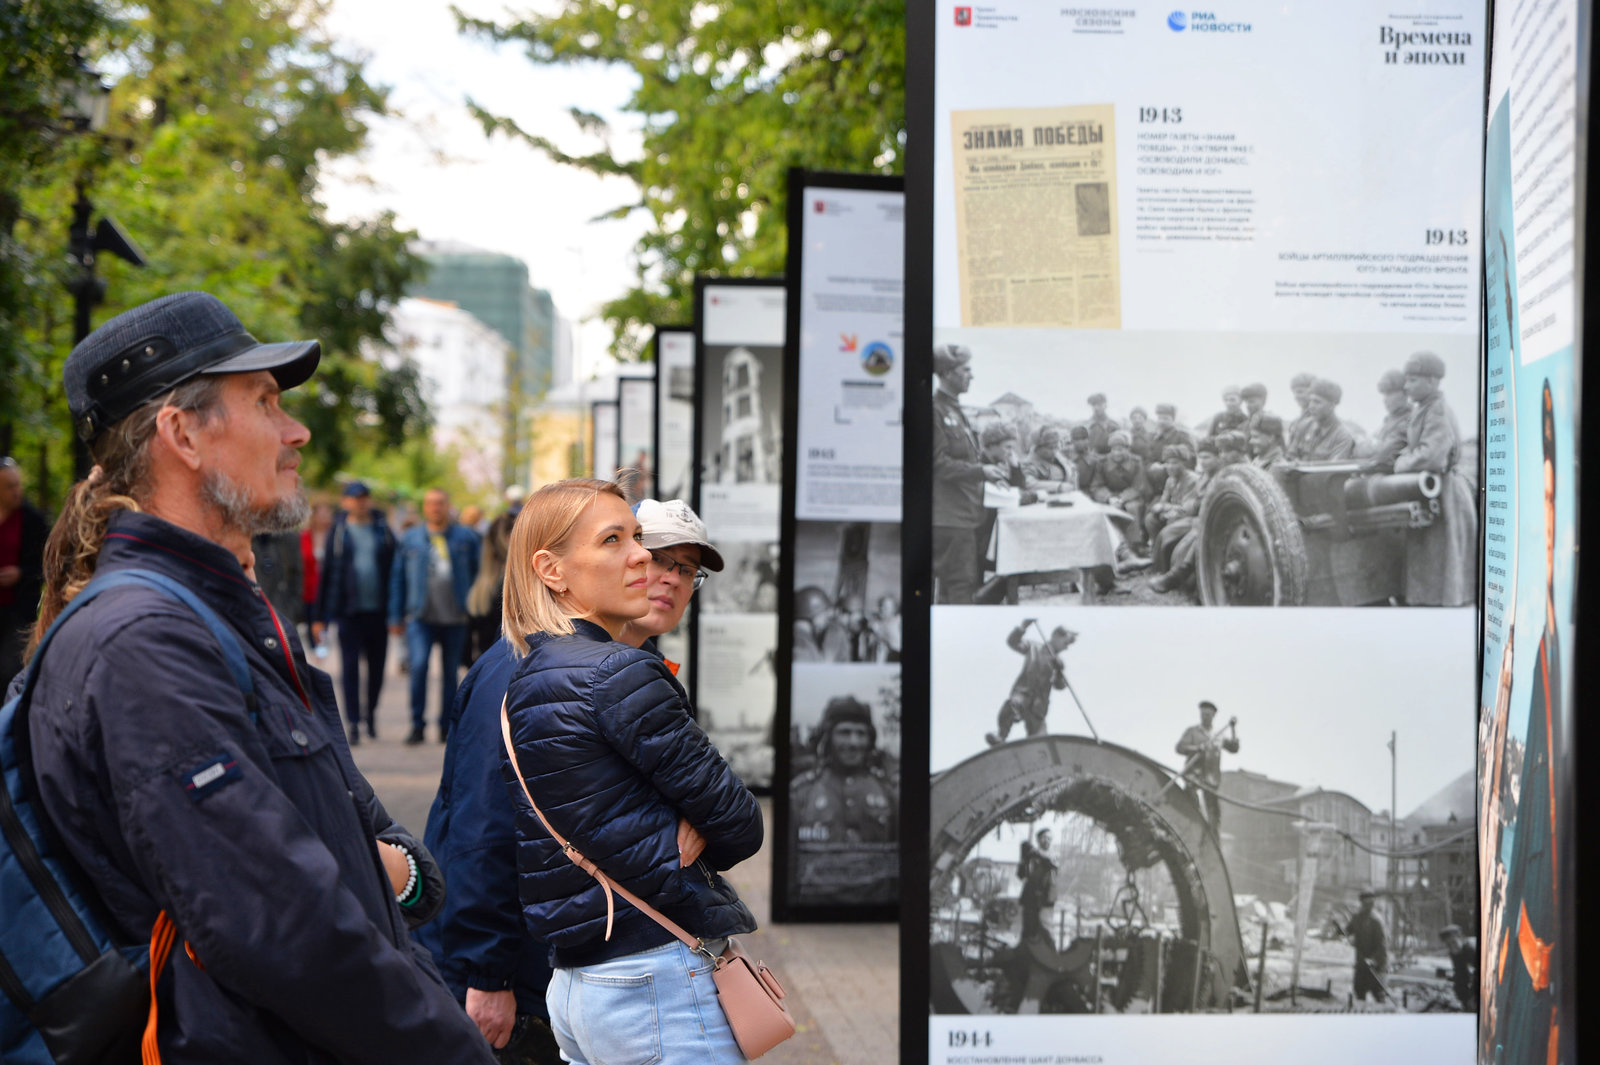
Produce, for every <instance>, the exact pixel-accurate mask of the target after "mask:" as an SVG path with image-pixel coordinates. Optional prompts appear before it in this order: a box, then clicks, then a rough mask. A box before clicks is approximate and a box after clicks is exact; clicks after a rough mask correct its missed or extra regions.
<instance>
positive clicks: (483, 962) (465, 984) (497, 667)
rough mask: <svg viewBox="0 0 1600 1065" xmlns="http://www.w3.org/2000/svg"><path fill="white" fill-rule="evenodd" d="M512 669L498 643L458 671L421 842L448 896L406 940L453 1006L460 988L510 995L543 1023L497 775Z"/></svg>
mask: <svg viewBox="0 0 1600 1065" xmlns="http://www.w3.org/2000/svg"><path fill="white" fill-rule="evenodd" d="M516 665H517V660H516V657H515V655H514V652H513V650H512V647H511V644H510V642H509V641H506V640H500V641H498V642H497V643H496V644H495V645H494V646H493V647H491V648H489V650H488V651H486V652H484V654H483V656H482V657H481V658H479V659H478V661H477V662H475V663H473V666H472V668H471V669H470V670H468V671H467V676H466V679H465V680H463V681H462V682H461V687H460V688H459V689H457V691H456V699H455V702H454V703H453V704H452V705H451V707H450V717H449V719H448V720H447V721H446V722H445V727H446V728H447V729H448V730H449V735H450V743H449V745H448V746H446V747H445V750H444V772H443V774H442V776H441V777H440V780H439V794H438V795H437V796H435V798H434V800H433V808H432V809H431V810H430V811H428V832H427V835H426V836H425V837H424V838H423V842H424V843H426V844H427V846H428V850H429V851H430V852H432V854H433V856H434V859H435V860H436V861H438V863H439V867H440V869H442V870H443V871H444V877H445V882H446V883H448V884H449V885H450V890H449V892H448V893H447V894H446V896H445V902H444V909H442V910H440V911H439V916H438V917H436V918H434V919H433V920H431V921H429V922H428V923H427V924H424V925H422V926H421V927H419V928H418V929H417V930H416V932H415V933H413V934H414V935H415V937H416V939H417V941H418V942H419V943H421V944H422V945H423V946H425V947H427V948H428V950H429V951H431V952H432V954H433V960H434V962H435V963H436V964H437V965H438V966H439V971H440V973H442V974H443V975H444V979H445V983H447V984H449V985H450V990H452V991H454V992H455V995H456V998H457V999H460V1000H462V1001H465V1000H466V997H467V988H469V987H470V988H476V989H478V990H480V991H503V990H506V989H508V988H509V989H510V990H512V991H514V992H516V996H517V1012H518V1013H532V1014H535V1015H537V1016H539V1017H548V1016H549V1011H548V1009H547V1008H546V1006H545V1002H544V992H545V988H546V987H547V986H548V985H549V983H550V963H549V961H548V956H549V950H550V948H549V947H547V946H546V945H545V944H543V943H540V942H539V941H537V940H535V939H533V938H532V937H531V936H530V935H529V934H528V932H527V930H526V929H525V928H524V927H523V924H522V907H521V906H520V905H519V903H518V902H517V815H516V806H515V805H514V803H513V801H512V797H511V793H510V791H509V790H508V789H507V788H506V785H505V783H504V781H503V780H502V778H501V775H500V767H501V764H502V763H503V762H504V761H505V746H504V744H503V743H502V741H501V739H500V704H501V702H502V701H503V700H504V699H505V695H506V686H507V685H509V684H510V683H511V671H512V670H513V669H515V668H516Z"/></svg>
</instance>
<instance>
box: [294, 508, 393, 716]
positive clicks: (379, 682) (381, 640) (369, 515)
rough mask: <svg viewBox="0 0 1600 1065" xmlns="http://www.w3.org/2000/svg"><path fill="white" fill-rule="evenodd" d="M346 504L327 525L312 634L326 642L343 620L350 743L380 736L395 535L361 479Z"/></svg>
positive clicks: (341, 647) (343, 678)
mask: <svg viewBox="0 0 1600 1065" xmlns="http://www.w3.org/2000/svg"><path fill="white" fill-rule="evenodd" d="M340 505H341V507H342V508H343V510H342V511H341V513H340V514H339V515H338V516H337V517H336V518H334V521H333V524H332V525H331V526H329V527H328V535H327V538H326V540H325V541H324V542H323V549H322V581H321V584H320V586H319V587H318V589H317V610H316V615H315V617H314V619H313V621H312V624H311V638H312V640H313V641H315V642H317V643H321V642H322V634H323V631H324V630H325V629H326V627H327V625H328V624H329V623H330V622H335V621H336V622H338V624H339V661H340V666H341V668H340V680H341V681H342V682H343V686H344V716H345V720H346V721H348V722H349V723H350V743H351V744H352V745H354V744H357V743H360V742H361V723H362V721H363V720H365V722H366V726H367V735H368V736H370V737H373V738H376V737H377V735H378V697H379V696H380V695H382V694H383V666H384V663H385V662H386V661H387V660H388V657H389V633H388V630H387V629H386V628H385V626H384V620H385V619H384V607H385V597H386V596H387V594H388V588H389V577H390V574H391V572H392V571H393V569H394V547H395V541H394V534H393V533H391V532H390V531H389V524H388V521H387V519H386V518H385V516H384V513H383V511H381V510H379V509H378V508H376V507H374V506H373V505H372V492H371V491H370V490H369V489H368V488H367V486H366V485H365V484H363V483H362V482H360V481H351V482H350V483H349V484H347V485H345V486H344V494H343V495H342V496H341V498H340ZM363 664H364V665H365V666H366V669H367V685H366V696H367V698H366V702H365V703H363V702H362V701H361V692H362V689H361V667H362V665H363Z"/></svg>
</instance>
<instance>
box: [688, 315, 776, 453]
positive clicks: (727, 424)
mask: <svg viewBox="0 0 1600 1065" xmlns="http://www.w3.org/2000/svg"><path fill="white" fill-rule="evenodd" d="M704 357H705V359H706V368H705V381H706V391H707V395H706V396H705V397H703V398H702V401H701V403H700V419H701V427H700V433H701V437H700V441H701V446H700V461H701V473H702V477H703V478H704V481H703V484H705V485H712V484H717V485H738V484H770V485H775V484H779V483H781V481H782V479H783V432H782V426H783V348H782V347H769V346H764V345H760V344H739V345H735V346H732V347H729V346H727V345H717V344H708V345H707V346H706V349H705V356H704Z"/></svg>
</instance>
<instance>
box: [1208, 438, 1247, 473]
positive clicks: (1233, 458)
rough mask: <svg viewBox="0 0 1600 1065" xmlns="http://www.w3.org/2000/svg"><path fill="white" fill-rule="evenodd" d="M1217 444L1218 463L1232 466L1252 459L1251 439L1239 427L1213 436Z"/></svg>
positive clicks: (1213, 440)
mask: <svg viewBox="0 0 1600 1065" xmlns="http://www.w3.org/2000/svg"><path fill="white" fill-rule="evenodd" d="M1212 442H1213V443H1215V444H1216V445H1217V465H1218V466H1232V465H1235V464H1236V463H1240V462H1247V461H1249V459H1250V440H1249V438H1248V437H1246V436H1245V435H1244V434H1243V433H1241V432H1240V431H1239V430H1237V429H1229V430H1228V431H1227V432H1225V433H1218V434H1217V435H1216V436H1214V437H1212Z"/></svg>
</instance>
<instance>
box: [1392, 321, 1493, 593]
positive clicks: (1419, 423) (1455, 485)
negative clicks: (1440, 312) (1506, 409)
mask: <svg viewBox="0 0 1600 1065" xmlns="http://www.w3.org/2000/svg"><path fill="white" fill-rule="evenodd" d="M1405 376H1406V379H1405V394H1406V397H1407V398H1408V399H1409V400H1410V401H1411V403H1412V411H1411V420H1410V421H1409V422H1408V423H1407V425H1406V444H1405V447H1404V448H1402V449H1401V451H1400V453H1399V454H1398V455H1396V456H1395V459H1394V472H1395V473H1420V472H1424V471H1426V472H1429V473H1436V474H1438V475H1439V479H1440V482H1441V485H1440V491H1439V517H1438V520H1436V521H1434V522H1433V524H1431V525H1429V526H1427V527H1426V528H1422V529H1409V530H1407V532H1406V602H1407V603H1408V604H1410V605H1411V606H1464V605H1466V604H1469V603H1471V602H1473V601H1474V600H1475V599H1476V598H1477V594H1478V585H1477V567H1478V511H1477V506H1476V503H1475V501H1474V499H1473V495H1472V488H1471V486H1470V485H1469V484H1468V482H1467V477H1466V471H1465V470H1463V469H1462V468H1461V430H1460V428H1459V427H1458V425H1457V424H1456V416H1455V412H1454V411H1452V410H1451V409H1450V407H1449V405H1448V404H1447V403H1446V402H1445V399H1444V393H1443V392H1442V391H1441V390H1440V388H1439V381H1440V379H1441V378H1443V377H1444V360H1443V359H1441V358H1439V356H1437V355H1435V354H1433V352H1431V351H1421V352H1418V353H1417V354H1415V355H1413V356H1411V358H1409V359H1407V360H1406V364H1405Z"/></svg>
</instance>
